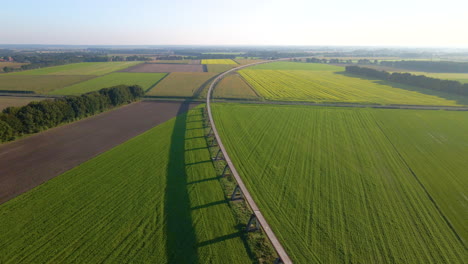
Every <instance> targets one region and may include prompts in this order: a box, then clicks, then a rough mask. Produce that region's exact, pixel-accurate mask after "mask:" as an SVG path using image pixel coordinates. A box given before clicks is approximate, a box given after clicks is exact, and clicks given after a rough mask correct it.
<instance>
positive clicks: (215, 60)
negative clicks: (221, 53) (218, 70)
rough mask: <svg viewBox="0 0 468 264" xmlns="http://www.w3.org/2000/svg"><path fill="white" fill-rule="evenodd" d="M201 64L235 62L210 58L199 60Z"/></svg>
mask: <svg viewBox="0 0 468 264" xmlns="http://www.w3.org/2000/svg"><path fill="white" fill-rule="evenodd" d="M201 64H236V65H237V63H236V62H235V61H233V60H229V59H210V60H201Z"/></svg>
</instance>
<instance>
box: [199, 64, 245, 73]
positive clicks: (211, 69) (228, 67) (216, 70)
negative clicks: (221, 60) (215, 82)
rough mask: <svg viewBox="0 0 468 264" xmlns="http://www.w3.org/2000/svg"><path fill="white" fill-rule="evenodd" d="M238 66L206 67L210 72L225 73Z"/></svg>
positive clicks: (215, 65) (212, 65)
mask: <svg viewBox="0 0 468 264" xmlns="http://www.w3.org/2000/svg"><path fill="white" fill-rule="evenodd" d="M237 66H238V65H234V64H208V65H206V67H207V68H208V72H216V73H221V72H225V71H228V70H230V69H232V68H235V67H237Z"/></svg>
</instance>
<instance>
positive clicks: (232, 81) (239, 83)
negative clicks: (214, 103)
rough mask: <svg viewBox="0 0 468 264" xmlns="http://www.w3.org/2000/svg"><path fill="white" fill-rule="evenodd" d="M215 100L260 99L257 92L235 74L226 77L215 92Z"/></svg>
mask: <svg viewBox="0 0 468 264" xmlns="http://www.w3.org/2000/svg"><path fill="white" fill-rule="evenodd" d="M213 96H214V97H215V98H236V99H259V97H258V95H257V94H256V93H255V91H254V90H253V89H252V88H251V87H250V86H249V85H248V84H247V83H246V82H245V81H244V79H242V77H241V76H240V75H239V74H237V73H235V74H231V75H228V76H226V77H224V78H223V79H222V80H221V81H220V82H219V83H218V84H217V85H216V89H215V90H214V95H213Z"/></svg>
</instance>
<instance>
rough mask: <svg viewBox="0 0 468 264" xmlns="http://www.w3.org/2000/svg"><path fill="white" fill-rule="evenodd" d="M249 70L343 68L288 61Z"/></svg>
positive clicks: (322, 69) (331, 69)
mask: <svg viewBox="0 0 468 264" xmlns="http://www.w3.org/2000/svg"><path fill="white" fill-rule="evenodd" d="M248 69H251V70H288V71H293V70H302V71H337V72H339V71H344V67H340V66H334V65H329V64H321V63H300V62H289V61H278V62H271V63H265V64H259V65H254V66H252V67H249V68H248Z"/></svg>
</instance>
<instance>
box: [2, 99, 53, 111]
mask: <svg viewBox="0 0 468 264" xmlns="http://www.w3.org/2000/svg"><path fill="white" fill-rule="evenodd" d="M44 99H45V98H40V97H26V96H21V97H20V96H0V111H2V110H3V109H5V108H7V107H9V106H23V105H27V104H28V103H30V102H32V101H40V100H44Z"/></svg>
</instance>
